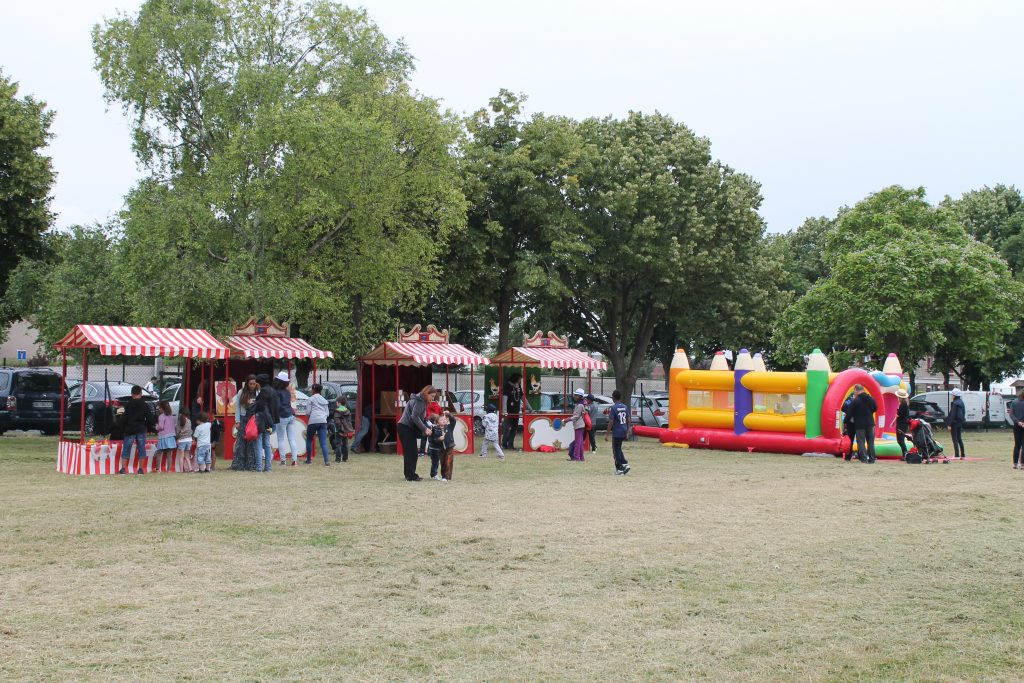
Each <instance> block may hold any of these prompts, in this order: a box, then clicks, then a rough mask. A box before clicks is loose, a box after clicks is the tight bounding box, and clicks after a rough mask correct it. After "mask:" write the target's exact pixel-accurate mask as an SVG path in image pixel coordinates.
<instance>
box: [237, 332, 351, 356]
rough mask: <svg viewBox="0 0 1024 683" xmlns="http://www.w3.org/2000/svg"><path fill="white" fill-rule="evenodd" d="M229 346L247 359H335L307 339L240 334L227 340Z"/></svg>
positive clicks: (331, 354) (328, 352)
mask: <svg viewBox="0 0 1024 683" xmlns="http://www.w3.org/2000/svg"><path fill="white" fill-rule="evenodd" d="M227 342H228V346H230V347H231V348H232V349H234V350H235V351H238V352H239V353H241V354H242V356H243V357H245V358H334V354H333V353H331V352H330V351H321V350H320V349H318V348H315V347H313V346H311V345H310V344H309V342H307V341H306V340H305V339H295V338H293V337H263V336H256V335H247V334H238V335H234V336H231V337H228V338H227Z"/></svg>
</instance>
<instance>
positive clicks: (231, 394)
mask: <svg viewBox="0 0 1024 683" xmlns="http://www.w3.org/2000/svg"><path fill="white" fill-rule="evenodd" d="M224 341H225V342H227V345H228V347H230V349H231V359H230V362H225V364H224V366H225V367H224V375H223V377H224V379H223V380H221V381H219V382H217V383H216V385H215V387H214V389H215V391H214V393H215V394H216V400H217V406H216V413H217V416H218V418H219V419H220V420H222V421H223V423H224V436H223V441H224V457H225V458H226V459H228V460H230V459H231V457H232V455H233V453H234V446H235V437H234V426H235V401H234V399H235V395H236V394H237V393H238V391H239V389H240V388H241V386H242V382H243V381H244V380H245V378H246V377H248V376H249V375H260V374H264V375H268V376H269V377H274V376H275V375H276V374H277V373H278V372H280V371H281V370H285V371H287V372H288V376H289V377H290V378H292V382H291V384H290V388H291V390H292V391H291V393H292V406H293V407H295V383H294V374H293V372H292V370H293V363H294V361H296V360H306V359H308V360H312V362H313V374H312V377H313V378H314V380H313V381H314V382H315V381H316V376H317V366H316V362H317V360H323V359H325V358H334V354H333V353H331V352H330V351H322V350H320V349H318V348H315V347H314V346H312V345H310V344H309V343H308V342H307V341H306V340H304V339H298V338H296V337H289V336H288V328H287V326H285V325H280V324H278V323H276V322H274V321H273V320H269V319H264V320H262V321H258V320H257V319H256V318H249V320H247V321H246V322H245V324H243V325H241V326H240V327H238V328H236V329H235V331H234V334H232V335H231V336H229V337H228V338H227V339H225V340H224ZM296 417H297V418H298V419H296V420H295V421H294V422H292V425H291V429H292V437H293V440H294V441H296V442H297V443H305V436H304V435H303V432H304V431H305V428H306V427H305V421H306V419H307V416H306V415H304V414H303V415H300V414H299V413H298V412H296ZM278 436H279V435H278V434H277V433H275V434H274V435H273V436H271V437H270V443H271V446H273V448H274V450H275V451H277V438H278Z"/></svg>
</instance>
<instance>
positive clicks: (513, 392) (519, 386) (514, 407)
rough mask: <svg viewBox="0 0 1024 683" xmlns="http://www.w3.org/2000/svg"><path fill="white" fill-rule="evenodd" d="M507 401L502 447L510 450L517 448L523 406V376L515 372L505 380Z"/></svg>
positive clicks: (505, 398)
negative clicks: (517, 434)
mask: <svg viewBox="0 0 1024 683" xmlns="http://www.w3.org/2000/svg"><path fill="white" fill-rule="evenodd" d="M502 400H503V401H504V403H505V412H504V415H505V419H504V424H503V425H502V432H501V447H502V448H507V449H509V450H515V448H516V432H518V431H519V419H520V418H521V417H522V414H523V408H524V406H525V404H524V401H523V376H522V375H520V374H519V373H518V372H513V373H512V374H511V375H509V376H508V381H507V382H505V394H504V396H503V397H502Z"/></svg>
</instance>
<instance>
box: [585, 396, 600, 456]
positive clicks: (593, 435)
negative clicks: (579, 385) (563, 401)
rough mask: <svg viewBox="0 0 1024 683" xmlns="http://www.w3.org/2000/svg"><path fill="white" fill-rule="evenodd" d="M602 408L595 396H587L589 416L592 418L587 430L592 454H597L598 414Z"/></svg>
mask: <svg viewBox="0 0 1024 683" xmlns="http://www.w3.org/2000/svg"><path fill="white" fill-rule="evenodd" d="M598 412H600V407H599V406H598V405H597V399H595V398H594V395H593V394H587V415H588V416H589V417H590V426H589V427H588V428H587V438H588V439H589V440H590V452H591V453H597V414H598Z"/></svg>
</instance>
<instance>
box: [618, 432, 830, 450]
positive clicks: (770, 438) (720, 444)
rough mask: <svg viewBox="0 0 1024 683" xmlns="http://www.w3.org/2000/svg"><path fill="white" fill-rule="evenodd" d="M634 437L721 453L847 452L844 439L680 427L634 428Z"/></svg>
mask: <svg viewBox="0 0 1024 683" xmlns="http://www.w3.org/2000/svg"><path fill="white" fill-rule="evenodd" d="M633 433H634V434H636V435H637V436H643V437H648V438H652V439H658V440H659V441H661V442H662V443H685V444H687V445H688V446H689V447H690V448H715V449H718V450H721V451H748V452H751V453H753V452H754V451H759V452H762V453H793V454H796V455H799V454H801V453H831V454H832V455H839V454H841V453H845V452H846V451H848V450H849V449H850V440H849V439H848V438H847V437H845V436H840V437H836V438H832V437H826V436H818V437H815V438H813V439H808V438H807V437H805V436H803V435H802V434H783V433H778V432H745V433H743V434H736V433H734V432H733V431H732V430H729V429H713V428H700V427H681V428H679V429H664V428H661V427H634V428H633Z"/></svg>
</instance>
